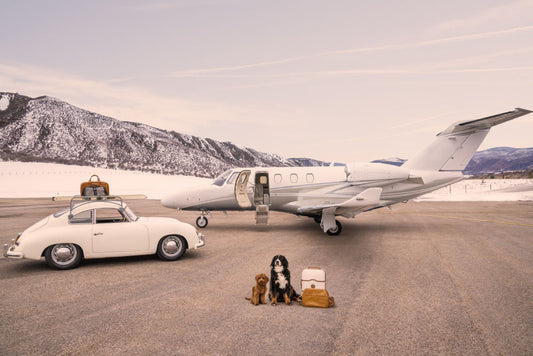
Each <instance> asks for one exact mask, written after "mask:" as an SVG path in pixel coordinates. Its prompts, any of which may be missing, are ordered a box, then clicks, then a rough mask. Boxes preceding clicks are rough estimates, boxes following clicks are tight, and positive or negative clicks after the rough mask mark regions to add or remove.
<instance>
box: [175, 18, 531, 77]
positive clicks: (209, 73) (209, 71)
mask: <svg viewBox="0 0 533 356" xmlns="http://www.w3.org/2000/svg"><path fill="white" fill-rule="evenodd" d="M531 30H533V25H531V26H522V27H514V28H509V29H505V30H499V31H491V32H483V33H476V34H470V35H462V36H452V37H446V38H439V39H435V40H428V41H420V42H414V43H404V44H397V45H385V46H375V47H362V48H353V49H345V50H337V51H327V52H319V53H315V54H310V55H306V56H296V57H288V58H282V59H278V60H273V61H263V62H257V63H250V64H243V65H238V66H227V67H215V68H204V69H191V70H185V71H177V72H174V73H172V74H171V75H170V76H171V77H198V78H206V77H216V76H217V75H216V74H215V73H220V72H229V71H239V70H243V69H250V68H260V67H268V66H274V65H279V64H286V63H290V62H297V61H302V60H306V59H312V58H317V57H322V56H331V55H344V54H354V53H367V52H377V51H389V50H402V49H409V48H419V47H427V46H435V45H440V44H447V43H456V42H465V41H474V40H479V39H487V38H492V37H498V36H506V35H511V34H516V33H520V32H526V31H531ZM367 72H368V70H367Z"/></svg>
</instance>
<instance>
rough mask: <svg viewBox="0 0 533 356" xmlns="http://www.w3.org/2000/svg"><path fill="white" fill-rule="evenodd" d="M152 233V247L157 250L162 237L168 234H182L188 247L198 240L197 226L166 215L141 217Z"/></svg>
mask: <svg viewBox="0 0 533 356" xmlns="http://www.w3.org/2000/svg"><path fill="white" fill-rule="evenodd" d="M139 219H141V220H140V222H142V223H143V224H144V225H145V226H146V227H147V228H148V232H149V234H150V247H151V249H153V251H154V252H155V251H156V249H157V244H158V243H159V241H160V240H161V238H163V237H165V236H168V235H180V236H183V237H184V238H185V240H187V245H188V247H190V246H195V245H196V242H197V240H198V235H197V233H196V228H194V227H193V226H192V225H190V224H187V223H183V222H181V221H179V220H177V219H173V218H166V217H141V218H139Z"/></svg>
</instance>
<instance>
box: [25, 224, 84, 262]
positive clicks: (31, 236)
mask: <svg viewBox="0 0 533 356" xmlns="http://www.w3.org/2000/svg"><path fill="white" fill-rule="evenodd" d="M69 228H70V226H69ZM19 240H20V244H19V246H17V247H16V249H15V251H20V252H22V253H23V257H24V258H28V259H32V260H39V259H40V258H41V257H42V256H43V255H44V251H45V250H46V248H48V247H49V246H52V245H56V244H61V243H72V244H75V245H78V246H79V247H80V248H81V249H82V251H89V248H90V246H91V245H90V244H91V240H90V235H87V236H85V237H79V236H78V237H76V234H72V233H70V234H69V233H68V231H66V229H65V227H50V228H47V229H40V230H37V231H33V232H24V233H23V234H22V235H21V236H20V239H19Z"/></svg>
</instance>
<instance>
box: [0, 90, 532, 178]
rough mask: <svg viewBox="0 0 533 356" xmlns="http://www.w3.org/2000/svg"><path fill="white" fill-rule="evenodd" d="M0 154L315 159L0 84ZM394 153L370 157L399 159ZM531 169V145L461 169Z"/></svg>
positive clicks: (118, 163) (118, 159) (168, 161)
mask: <svg viewBox="0 0 533 356" xmlns="http://www.w3.org/2000/svg"><path fill="white" fill-rule="evenodd" d="M0 160H13V161H28V162H52V163H63V164H76V165H86V166H94V167H102V168H120V169H129V170H139V171H147V172H154V173H164V174H183V175H190V176H197V177H214V176H216V175H218V174H219V173H221V172H223V171H224V170H226V169H229V168H233V167H252V166H277V167H292V166H322V165H326V162H322V161H319V160H315V159H311V158H283V157H280V156H278V155H275V154H269V153H264V152H259V151H256V150H254V149H252V148H248V147H242V146H238V145H235V144H233V143H231V142H220V141H215V140H212V139H209V138H200V137H196V136H190V135H184V134H181V133H177V132H174V131H166V130H161V129H158V128H155V127H152V126H148V125H145V124H141V123H137V122H128V121H119V120H116V119H113V118H110V117H106V116H102V115H99V114H96V113H93V112H90V111H87V110H83V109H80V108H77V107H75V106H73V105H70V104H68V103H66V102H63V101H61V100H58V99H54V98H51V97H47V96H41V97H38V98H29V97H27V96H23V95H19V94H14V93H2V92H0ZM405 161H406V160H405V159H401V158H390V159H381V160H376V161H374V162H380V163H387V164H394V165H397V166H400V165H402V164H403V163H404V162H405ZM527 170H533V148H510V147H498V148H492V149H489V150H486V151H481V152H477V153H476V154H475V155H474V157H473V158H472V161H471V162H470V164H469V165H468V166H467V167H466V170H465V171H464V172H465V174H469V175H478V174H482V173H497V172H502V171H527Z"/></svg>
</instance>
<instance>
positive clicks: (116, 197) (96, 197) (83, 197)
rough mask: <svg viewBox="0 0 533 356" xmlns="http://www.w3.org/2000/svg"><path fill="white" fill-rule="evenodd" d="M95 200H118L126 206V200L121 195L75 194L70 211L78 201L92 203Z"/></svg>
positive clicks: (122, 205)
mask: <svg viewBox="0 0 533 356" xmlns="http://www.w3.org/2000/svg"><path fill="white" fill-rule="evenodd" d="M93 201H117V202H120V207H121V208H124V200H123V199H122V197H120V196H119V195H75V196H73V197H72V199H70V211H72V209H73V208H74V204H76V203H90V202H93Z"/></svg>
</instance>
